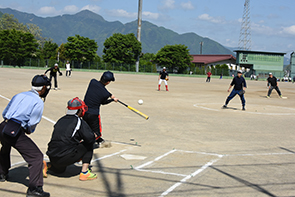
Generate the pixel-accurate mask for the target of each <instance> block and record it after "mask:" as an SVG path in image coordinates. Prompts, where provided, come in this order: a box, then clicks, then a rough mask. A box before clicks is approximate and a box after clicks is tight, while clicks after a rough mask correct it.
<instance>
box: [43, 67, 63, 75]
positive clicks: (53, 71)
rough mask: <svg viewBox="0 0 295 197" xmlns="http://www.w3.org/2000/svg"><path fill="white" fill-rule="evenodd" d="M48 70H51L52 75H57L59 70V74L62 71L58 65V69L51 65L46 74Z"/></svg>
mask: <svg viewBox="0 0 295 197" xmlns="http://www.w3.org/2000/svg"><path fill="white" fill-rule="evenodd" d="M48 71H50V75H52V76H56V73H57V72H59V74H60V73H61V72H60V71H59V67H57V68H56V69H55V67H51V68H49V69H48V70H46V71H45V74H46V73H47V72H48Z"/></svg>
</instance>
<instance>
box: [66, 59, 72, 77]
mask: <svg viewBox="0 0 295 197" xmlns="http://www.w3.org/2000/svg"><path fill="white" fill-rule="evenodd" d="M71 72H72V69H71V64H70V62H69V61H67V63H66V77H67V76H68V73H69V77H71Z"/></svg>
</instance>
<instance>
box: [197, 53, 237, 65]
mask: <svg viewBox="0 0 295 197" xmlns="http://www.w3.org/2000/svg"><path fill="white" fill-rule="evenodd" d="M192 56H193V60H192V63H195V64H212V63H215V62H220V61H226V60H230V61H236V58H235V57H234V56H233V55H192Z"/></svg>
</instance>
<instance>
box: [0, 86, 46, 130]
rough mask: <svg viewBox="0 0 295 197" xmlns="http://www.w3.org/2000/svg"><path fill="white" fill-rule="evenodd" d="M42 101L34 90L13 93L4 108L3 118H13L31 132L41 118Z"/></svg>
mask: <svg viewBox="0 0 295 197" xmlns="http://www.w3.org/2000/svg"><path fill="white" fill-rule="evenodd" d="M43 107H44V103H43V101H42V99H41V98H40V97H39V94H38V92H37V91H36V90H33V89H32V90H31V91H28V92H22V93H19V94H17V95H15V96H14V97H13V98H12V99H11V101H10V102H9V103H8V105H7V106H6V108H5V109H4V111H3V113H2V116H3V118H4V119H11V118H13V119H15V120H18V121H20V122H21V126H22V127H23V128H25V129H27V130H28V131H29V132H31V133H33V132H34V131H35V128H36V126H37V124H38V123H39V122H40V120H41V118H42V113H43Z"/></svg>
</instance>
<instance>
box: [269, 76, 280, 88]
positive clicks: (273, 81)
mask: <svg viewBox="0 0 295 197" xmlns="http://www.w3.org/2000/svg"><path fill="white" fill-rule="evenodd" d="M267 82H268V84H270V86H277V85H278V82H277V78H276V77H268V78H267Z"/></svg>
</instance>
